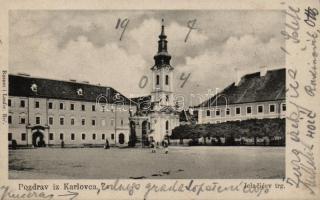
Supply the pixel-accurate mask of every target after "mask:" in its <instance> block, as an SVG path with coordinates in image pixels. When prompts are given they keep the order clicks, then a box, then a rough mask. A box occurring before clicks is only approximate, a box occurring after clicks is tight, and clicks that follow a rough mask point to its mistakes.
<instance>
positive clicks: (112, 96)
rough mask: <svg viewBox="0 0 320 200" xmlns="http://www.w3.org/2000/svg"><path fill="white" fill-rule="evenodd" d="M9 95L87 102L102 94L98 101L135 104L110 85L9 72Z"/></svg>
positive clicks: (93, 100)
mask: <svg viewBox="0 0 320 200" xmlns="http://www.w3.org/2000/svg"><path fill="white" fill-rule="evenodd" d="M9 95H10V96H19V97H34V98H50V99H65V100H74V101H89V102H96V101H97V98H99V97H100V96H102V95H103V96H104V97H105V98H101V99H100V100H101V101H100V102H104V103H105V101H107V102H108V103H118V104H126V105H129V104H130V103H131V104H132V105H135V103H134V102H132V101H131V100H130V99H128V98H127V97H125V96H124V95H122V94H121V93H119V92H118V91H117V90H115V89H113V88H112V87H105V86H100V85H91V84H89V83H80V82H73V81H61V80H51V79H45V78H35V77H30V76H21V75H11V74H10V75H9ZM120 102H121V103H120Z"/></svg>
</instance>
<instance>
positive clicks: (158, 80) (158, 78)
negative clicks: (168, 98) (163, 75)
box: [157, 75, 160, 85]
mask: <svg viewBox="0 0 320 200" xmlns="http://www.w3.org/2000/svg"><path fill="white" fill-rule="evenodd" d="M159 84H160V76H159V75H157V85H159Z"/></svg>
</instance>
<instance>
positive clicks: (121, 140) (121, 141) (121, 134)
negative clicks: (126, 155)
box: [119, 133, 124, 144]
mask: <svg viewBox="0 0 320 200" xmlns="http://www.w3.org/2000/svg"><path fill="white" fill-rule="evenodd" d="M119 143H120V144H123V143H124V134H123V133H120V134H119Z"/></svg>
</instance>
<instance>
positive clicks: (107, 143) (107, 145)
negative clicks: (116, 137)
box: [104, 139, 110, 149]
mask: <svg viewBox="0 0 320 200" xmlns="http://www.w3.org/2000/svg"><path fill="white" fill-rule="evenodd" d="M109 148H110V145H109V140H108V139H106V143H105V145H104V149H109Z"/></svg>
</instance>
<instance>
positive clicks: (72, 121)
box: [71, 118, 74, 126]
mask: <svg viewBox="0 0 320 200" xmlns="http://www.w3.org/2000/svg"><path fill="white" fill-rule="evenodd" d="M71 125H72V126H73V125H74V118H71Z"/></svg>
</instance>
